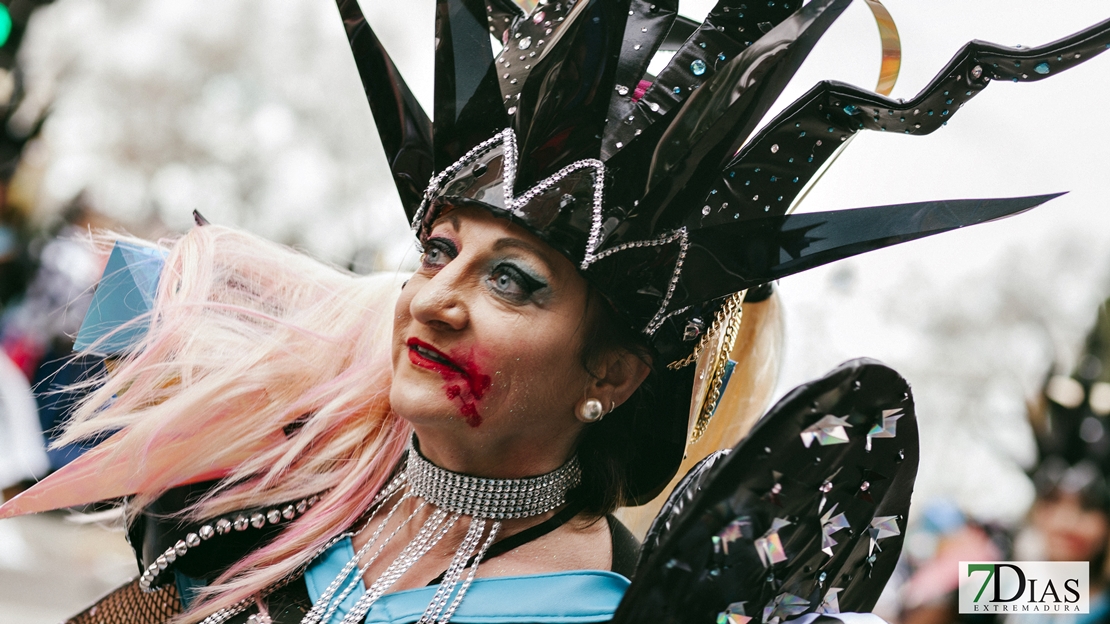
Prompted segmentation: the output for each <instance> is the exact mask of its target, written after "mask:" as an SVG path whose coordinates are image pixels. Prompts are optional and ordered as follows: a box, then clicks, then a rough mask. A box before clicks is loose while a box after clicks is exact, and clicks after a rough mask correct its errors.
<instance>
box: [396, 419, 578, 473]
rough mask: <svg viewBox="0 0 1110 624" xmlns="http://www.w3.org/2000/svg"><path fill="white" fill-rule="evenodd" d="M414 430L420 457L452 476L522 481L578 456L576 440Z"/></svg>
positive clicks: (554, 468)
mask: <svg viewBox="0 0 1110 624" xmlns="http://www.w3.org/2000/svg"><path fill="white" fill-rule="evenodd" d="M413 428H414V429H415V431H416V436H417V439H418V440H419V448H420V453H421V455H423V456H424V457H425V458H426V459H427V460H428V461H430V462H431V463H433V464H435V465H436V466H438V467H440V468H443V469H445V470H450V471H451V472H457V473H460V474H464V475H469V476H474V477H482V478H486V479H522V478H525V477H534V476H537V475H542V474H547V473H549V472H552V471H553V470H556V469H558V468H559V467H560V466H562V465H563V464H565V463H566V462H567V461H568V460H569V459H570V458H571V457H572V456H573V454H574V446H575V440H574V439H573V438H571V439H567V440H560V439H546V440H543V439H538V438H533V437H531V436H527V435H514V436H511V437H500V438H494V437H490V436H482V435H465V434H464V435H460V434H459V432H458V431H457V430H454V428H448V427H417V426H414V427H413ZM465 433H466V434H469V433H470V432H465Z"/></svg>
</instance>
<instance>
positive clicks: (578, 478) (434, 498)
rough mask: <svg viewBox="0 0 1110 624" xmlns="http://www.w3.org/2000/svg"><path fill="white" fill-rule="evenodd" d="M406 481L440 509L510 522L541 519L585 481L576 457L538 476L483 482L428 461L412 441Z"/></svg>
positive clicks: (486, 480)
mask: <svg viewBox="0 0 1110 624" xmlns="http://www.w3.org/2000/svg"><path fill="white" fill-rule="evenodd" d="M414 439H415V438H414ZM405 478H406V479H407V480H408V482H409V487H410V489H411V491H412V493H413V494H415V495H417V496H419V497H421V498H423V499H424V500H426V501H428V502H429V503H431V504H433V505H435V506H436V507H438V508H440V509H443V510H446V511H450V512H452V513H458V514H462V515H464V516H472V517H475V518H488V519H491V520H508V519H511V518H528V517H530V516H538V515H540V514H544V513H547V512H549V511H551V510H553V509H555V508H557V507H560V506H562V505H564V504H565V503H566V502H567V492H569V491H570V490H572V489H574V488H575V487H577V486H578V484H579V483H581V482H582V468H581V466H580V465H579V463H578V457H577V456H575V457H572V458H571V459H570V461H568V462H567V463H565V464H563V465H562V466H560V467H559V468H557V469H555V470H554V471H552V472H549V473H547V474H545V475H541V476H538V477H531V478H527V479H483V478H480V477H471V476H468V475H464V474H459V473H457V472H451V471H450V470H444V469H443V468H440V467H439V466H436V465H435V464H433V463H432V462H430V461H428V460H427V459H424V457H423V456H422V455H421V454H420V451H418V450H417V449H416V447H415V445H414V444H413V442H412V440H410V441H409V457H408V463H407V464H406V466H405Z"/></svg>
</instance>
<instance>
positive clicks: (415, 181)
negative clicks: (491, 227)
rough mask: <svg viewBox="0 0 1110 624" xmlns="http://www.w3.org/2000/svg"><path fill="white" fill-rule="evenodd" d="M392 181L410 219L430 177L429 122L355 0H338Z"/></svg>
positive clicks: (430, 134) (430, 144) (430, 135)
mask: <svg viewBox="0 0 1110 624" xmlns="http://www.w3.org/2000/svg"><path fill="white" fill-rule="evenodd" d="M336 2H337V4H338V6H339V14H340V16H341V17H342V18H343V26H344V28H346V30H347V40H348V41H349V42H350V44H351V52H352V53H353V54H354V57H355V64H356V65H357V66H358V73H359V75H360V76H361V77H362V87H363V89H364V90H365V91H366V98H367V100H369V102H370V110H371V112H372V113H373V114H374V123H375V125H376V126H377V128H378V137H379V138H380V139H381V141H382V147H384V148H385V157H386V159H387V160H388V161H389V168H390V171H392V173H393V181H394V183H395V184H396V185H397V192H398V193H399V194H400V196H401V203H402V204H403V205H404V207H405V214H406V215H407V216H408V218H409V219H410V220H411V219H412V217H413V214H415V212H416V208H417V207H418V206H419V205H420V200H421V198H422V197H423V196H424V188H425V187H427V186H428V181H429V180H431V178H432V121H431V120H430V119H428V115H427V114H426V113H425V112H424V109H423V108H421V106H420V103H419V102H417V101H416V97H415V96H414V95H413V94H412V91H410V90H409V88H408V85H406V84H405V80H404V78H402V77H401V73H400V72H399V71H398V70H397V66H396V65H394V64H393V60H392V59H390V58H389V54H388V53H387V52H386V51H385V48H384V47H383V46H382V43H381V41H379V40H378V38H377V36H376V35H375V34H374V31H373V29H371V28H370V25H369V24H368V23H366V18H365V17H364V16H363V15H362V10H361V9H360V8H359V6H358V2H357V1H356V0H336Z"/></svg>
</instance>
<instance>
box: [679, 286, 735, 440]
mask: <svg viewBox="0 0 1110 624" xmlns="http://www.w3.org/2000/svg"><path fill="white" fill-rule="evenodd" d="M747 293H748V291H746V290H742V291H740V292H738V293H735V294H733V295H731V296H729V298H728V299H727V300H725V303H724V305H722V306H721V308H720V309H719V310H717V315H716V317H714V319H713V324H712V325H711V326H710V327H709V331H707V332H705V334H704V335H702V337H701V340H699V341H698V344H697V345H695V346H694V351H693V352H692V353H690V355H688V356H686V357H685V358H683V359H681V360H678V361H675V362H671V363H670V364H669V365H667V368H669V369H671V370H678V369H680V368H683V367H685V366H689V365H690V364H693V363H694V362H696V361H697V359H698V356H699V355H701V353H702V351H704V350H705V347H706V345H708V344H709V342H710V341H711V340H715V339H716V338H717V337H718V336H720V338H721V342H720V344H719V345H718V347H717V352H716V353H715V354H714V358H713V362H712V363H711V364H710V367H709V370H708V371H707V374H708V375H709V386H708V389H707V390H706V393H705V400H703V401H702V404H701V409H699V410H698V414H697V417H696V418H695V420H694V426H693V428H692V429H691V431H690V440H689V443H693V442H697V441H698V440H699V439H701V436H702V435H704V434H705V430H706V429H707V428H708V427H709V421H710V419H711V418H712V417H713V412H714V411H716V409H717V403H718V402H719V401H720V400H721V394H722V390H723V389H724V378H725V369H726V368H727V366H728V361H729V356H730V355H732V349H733V347H735V346H736V337H737V336H738V335H739V333H740V324H741V322H742V321H743V320H744V307H743V304H744V296H745V295H746V294H747ZM722 332H723V333H722Z"/></svg>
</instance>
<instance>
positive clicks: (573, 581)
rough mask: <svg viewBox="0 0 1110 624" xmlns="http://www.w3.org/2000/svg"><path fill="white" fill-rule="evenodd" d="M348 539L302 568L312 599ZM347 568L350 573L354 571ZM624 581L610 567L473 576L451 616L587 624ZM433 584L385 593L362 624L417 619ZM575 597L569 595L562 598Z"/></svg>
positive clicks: (487, 623) (471, 622) (406, 623)
mask: <svg viewBox="0 0 1110 624" xmlns="http://www.w3.org/2000/svg"><path fill="white" fill-rule="evenodd" d="M354 555H355V552H354V548H353V547H352V546H351V538H349V537H345V538H343V539H342V540H340V541H339V542H337V543H336V544H335V545H333V546H332V547H331V548H329V549H328V550H326V551H325V552H324V553H323V554H321V555H320V556H319V557H318V558H317V559H316V561H315V562H314V563H313V564H312V565H311V566H310V567H309V568H308V571H307V572H305V576H304V578H305V584H306V585H307V586H308V595H309V597H311V598H312V602H313V603H315V602H316V601H317V600H318V599H319V597H320V594H322V593H323V592H324V589H325V588H326V587H327V586H328V585H329V584H330V583H331V582H332V581H333V580H335V577H336V576H338V575H339V573H340V572H341V571H342V569H343V565H344V564H345V563H347V562H348V561H350V560H351V558H352V557H354ZM356 573H357V571H352V572H351V574H356ZM628 585H629V581H628V579H626V578H625V577H623V576H621V575H620V574H617V573H615V572H607V571H602V570H575V571H571V572H558V573H554V574H531V575H527V576H506V577H496V578H479V579H474V582H473V584H471V586H470V589H469V590H468V591H467V592H466V598H465V599H464V600H463V601H462V603H461V604H460V605H459V609H458V611H456V612H455V614H454V616H452V617H451V621H452V622H458V623H459V624H500V623H509V622H513V623H516V622H535V623H537V624H539V623H543V624H589V623H591V622H608V621H609V620H611V619H612V618H613V613H614V612H615V611H616V610H617V605H618V604H619V603H620V601H621V597H622V596H624V592H625V590H626V589H628ZM436 589H438V587H437V586H430V587H421V588H418V589H410V590H406V591H400V592H396V593H392V594H386V595H384V596H382V597H381V598H379V599H378V601H377V602H376V603H374V605H373V607H372V608H371V609H370V612H369V613H367V614H366V624H411V623H412V622H416V621H417V620H419V619H420V616H421V615H423V613H424V610H425V609H426V608H427V607H428V603H429V602H431V600H432V595H433V594H435V592H436ZM364 593H366V589H365V587H364V586H363V584H362V580H361V579H359V581H358V586H357V588H356V589H355V591H353V592H351V595H350V596H348V597H347V598H346V600H344V601H343V604H341V605H340V607H339V609H338V610H337V612H336V613H335V615H334V616H333V617H332V618H331V620H329V621H328V622H327V624H338V622H340V621H342V619H343V616H344V615H346V613H347V611H348V610H350V609H351V607H353V606H354V604H355V603H356V602H357V601H358V599H359V598H360V597H361V596H362V595H363V594H364ZM568 596H574V600H567V597H568Z"/></svg>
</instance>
